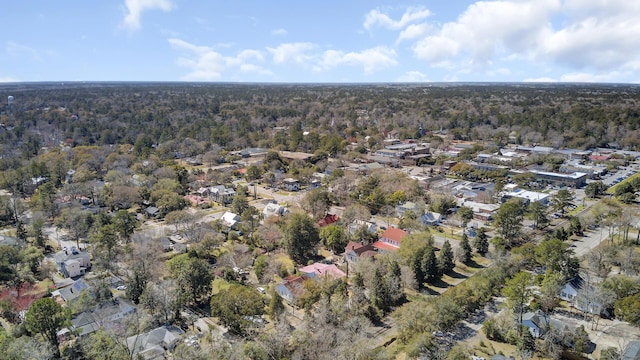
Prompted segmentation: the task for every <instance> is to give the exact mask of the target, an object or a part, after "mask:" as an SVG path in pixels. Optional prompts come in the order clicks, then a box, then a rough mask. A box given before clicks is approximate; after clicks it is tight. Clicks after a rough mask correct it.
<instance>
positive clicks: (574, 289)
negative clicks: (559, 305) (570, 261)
mask: <svg viewBox="0 0 640 360" xmlns="http://www.w3.org/2000/svg"><path fill="white" fill-rule="evenodd" d="M583 285H584V280H583V279H582V277H580V275H576V276H574V277H573V278H571V279H569V281H567V283H566V284H564V286H563V287H562V289H561V290H560V295H559V296H558V297H559V298H560V299H562V300H564V301H566V302H568V303H569V304H571V305H572V306H575V304H576V302H577V299H578V291H580V289H581V288H582V286H583Z"/></svg>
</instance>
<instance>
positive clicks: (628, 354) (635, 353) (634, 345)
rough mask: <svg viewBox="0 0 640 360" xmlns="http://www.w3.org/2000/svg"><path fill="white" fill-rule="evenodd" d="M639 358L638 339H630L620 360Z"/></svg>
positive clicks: (639, 345)
mask: <svg viewBox="0 0 640 360" xmlns="http://www.w3.org/2000/svg"><path fill="white" fill-rule="evenodd" d="M639 359H640V341H632V342H630V343H629V346H627V349H626V350H625V351H624V354H622V360H639Z"/></svg>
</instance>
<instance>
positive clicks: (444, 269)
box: [438, 240, 455, 274]
mask: <svg viewBox="0 0 640 360" xmlns="http://www.w3.org/2000/svg"><path fill="white" fill-rule="evenodd" d="M438 266H439V267H440V272H441V273H442V274H446V273H448V272H450V271H451V270H453V267H454V266H455V263H454V262H453V250H452V249H451V244H450V243H449V240H447V241H445V242H444V245H442V249H440V254H439V256H438Z"/></svg>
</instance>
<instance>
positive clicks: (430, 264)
mask: <svg viewBox="0 0 640 360" xmlns="http://www.w3.org/2000/svg"><path fill="white" fill-rule="evenodd" d="M422 267H423V271H424V274H426V281H427V282H428V283H434V282H436V281H438V280H440V277H441V273H440V268H439V267H438V259H436V252H435V251H434V250H433V248H432V247H429V248H428V249H427V250H426V251H425V253H424V256H423V257H422Z"/></svg>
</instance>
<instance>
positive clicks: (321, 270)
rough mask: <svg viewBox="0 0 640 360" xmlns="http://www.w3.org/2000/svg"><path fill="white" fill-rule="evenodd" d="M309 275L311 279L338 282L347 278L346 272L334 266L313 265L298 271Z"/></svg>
mask: <svg viewBox="0 0 640 360" xmlns="http://www.w3.org/2000/svg"><path fill="white" fill-rule="evenodd" d="M298 271H300V272H301V273H303V274H305V275H307V278H309V279H327V280H338V279H341V278H343V277H345V276H347V275H346V274H345V273H344V271H342V270H340V269H338V267H337V266H335V265H334V264H323V263H313V264H311V265H307V266H305V267H301V268H300V269H298Z"/></svg>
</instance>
